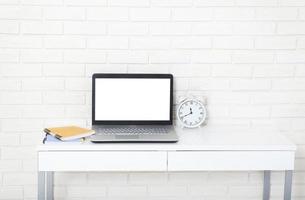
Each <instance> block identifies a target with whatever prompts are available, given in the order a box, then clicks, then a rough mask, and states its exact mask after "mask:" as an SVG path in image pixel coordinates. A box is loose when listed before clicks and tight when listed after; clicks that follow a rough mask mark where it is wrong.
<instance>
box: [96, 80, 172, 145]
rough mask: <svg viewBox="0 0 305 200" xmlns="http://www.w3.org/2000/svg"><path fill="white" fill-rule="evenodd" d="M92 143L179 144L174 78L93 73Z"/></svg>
mask: <svg viewBox="0 0 305 200" xmlns="http://www.w3.org/2000/svg"><path fill="white" fill-rule="evenodd" d="M92 129H94V130H95V132H96V133H95V134H94V135H93V136H91V141H92V142H95V143H98V142H177V141H178V136H177V134H176V132H175V130H174V127H173V75H171V74H93V76H92Z"/></svg>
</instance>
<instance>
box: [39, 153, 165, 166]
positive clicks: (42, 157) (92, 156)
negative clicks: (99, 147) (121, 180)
mask: <svg viewBox="0 0 305 200" xmlns="http://www.w3.org/2000/svg"><path fill="white" fill-rule="evenodd" d="M38 164H39V165H38V169H39V171H165V170H166V169H167V155H166V152H153V151H147V152H145V151H144V152H131V151H130V152H120V151H112V152H95V151H87V152H77V151H73V152H68V151H67V152H39V153H38Z"/></svg>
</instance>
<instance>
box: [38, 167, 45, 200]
mask: <svg viewBox="0 0 305 200" xmlns="http://www.w3.org/2000/svg"><path fill="white" fill-rule="evenodd" d="M37 192H38V200H45V197H46V173H45V172H42V171H39V172H38V191H37Z"/></svg>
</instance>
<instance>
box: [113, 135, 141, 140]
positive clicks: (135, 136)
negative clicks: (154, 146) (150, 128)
mask: <svg viewBox="0 0 305 200" xmlns="http://www.w3.org/2000/svg"><path fill="white" fill-rule="evenodd" d="M138 138H139V136H138V135H116V136H115V139H138Z"/></svg>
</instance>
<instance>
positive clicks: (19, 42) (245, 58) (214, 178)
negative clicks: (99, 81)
mask: <svg viewBox="0 0 305 200" xmlns="http://www.w3.org/2000/svg"><path fill="white" fill-rule="evenodd" d="M304 19H305V0H0V199H3V200H9V199H17V200H21V199H24V200H34V199H36V184H37V183H36V182H37V180H36V170H37V169H36V167H37V166H36V154H35V145H36V144H38V143H39V142H40V138H41V137H42V134H43V133H42V129H43V127H46V126H54V125H65V124H76V125H80V126H90V104H91V96H90V88H91V82H90V77H91V75H92V74H93V73H95V72H112V73H118V72H123V73H126V72H143V73H148V72H154V73H173V74H174V75H175V77H176V79H175V94H176V95H183V94H185V93H186V92H187V91H190V92H192V93H194V94H197V95H205V96H207V98H208V105H209V106H208V110H209V116H210V119H209V122H208V126H207V127H206V128H205V129H207V130H211V131H213V130H215V131H216V130H217V131H227V130H232V131H243V132H246V131H247V130H249V129H255V130H258V131H279V132H281V133H283V134H286V135H287V136H288V137H289V138H290V139H291V140H293V141H294V142H295V143H296V144H298V151H297V162H296V169H297V171H296V172H295V176H294V187H293V199H294V200H303V199H305V193H304V191H305V190H304V188H305V179H304V177H305V173H304V169H305V142H304V141H305V125H304V124H305V79H304V78H305V22H304ZM245 134H246V133H245ZM272 178H273V180H272V199H281V195H282V183H283V173H281V172H279V173H275V174H273V176H272ZM261 190H262V173H259V172H251V173H246V172H245V173H243V172H234V173H233V172H218V173H210V172H201V173H152V172H151V173H94V172H92V173H57V174H56V175H55V197H56V198H55V199H56V200H64V199H65V200H80V199H88V200H94V199H107V200H122V199H124V200H125V199H127V200H129V199H130V200H131V199H132V200H135V199H136V200H137V199H141V200H142V199H150V200H165V199H166V200H173V199H175V200H180V199H181V200H182V199H183V200H185V199H207V200H218V199H219V200H220V199H221V200H225V199H240V200H241V199H242V200H254V199H260V197H261Z"/></svg>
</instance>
